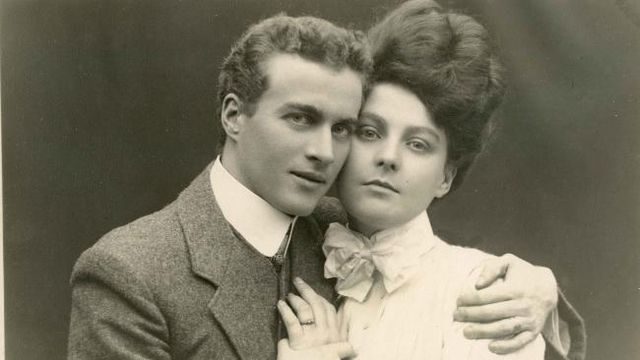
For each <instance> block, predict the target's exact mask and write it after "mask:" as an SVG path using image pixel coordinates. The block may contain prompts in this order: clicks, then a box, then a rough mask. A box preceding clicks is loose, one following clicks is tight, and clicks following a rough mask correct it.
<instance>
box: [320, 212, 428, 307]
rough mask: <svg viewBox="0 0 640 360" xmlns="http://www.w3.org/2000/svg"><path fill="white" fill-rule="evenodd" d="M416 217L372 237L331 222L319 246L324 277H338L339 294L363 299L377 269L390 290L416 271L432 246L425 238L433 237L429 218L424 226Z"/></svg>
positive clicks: (337, 289) (337, 288) (369, 288)
mask: <svg viewBox="0 0 640 360" xmlns="http://www.w3.org/2000/svg"><path fill="white" fill-rule="evenodd" d="M424 216H425V217H426V214H424ZM420 217H422V216H420ZM418 220H422V219H417V218H416V219H414V221H411V222H409V223H408V224H406V225H405V226H401V227H399V228H395V229H390V230H383V231H381V232H379V233H376V234H374V235H373V236H372V237H371V239H369V238H367V237H365V236H364V235H362V234H360V233H357V232H355V231H352V230H350V229H347V228H346V227H344V226H343V225H341V224H339V223H332V224H331V225H329V229H327V232H326V233H325V241H324V244H323V245H322V250H323V251H324V254H325V256H326V257H327V260H326V262H325V264H324V276H325V278H337V284H336V291H337V292H338V294H340V295H343V296H348V297H351V298H353V299H355V300H357V301H359V302H362V301H364V299H365V298H366V297H367V294H368V293H369V291H370V290H371V287H372V286H373V273H374V271H375V270H378V272H379V273H380V274H381V275H382V280H383V284H384V287H385V289H386V290H387V292H388V293H391V292H393V291H394V290H396V289H397V288H399V287H400V286H402V284H404V283H405V282H406V281H407V280H408V279H410V278H411V277H412V276H413V275H414V274H415V272H416V271H417V269H418V265H419V264H420V257H421V256H422V255H423V254H424V253H426V252H427V251H428V250H429V249H430V248H431V247H432V245H433V241H428V240H429V239H431V238H433V232H432V231H431V225H430V224H429V220H428V217H427V219H426V226H424V224H425V221H418Z"/></svg>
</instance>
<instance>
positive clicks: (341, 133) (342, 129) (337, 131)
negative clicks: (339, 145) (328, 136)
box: [331, 124, 353, 137]
mask: <svg viewBox="0 0 640 360" xmlns="http://www.w3.org/2000/svg"><path fill="white" fill-rule="evenodd" d="M331 131H332V132H333V135H335V136H337V137H348V136H349V135H351V133H352V132H353V129H352V127H351V126H350V125H349V124H335V125H333V128H332V129H331Z"/></svg>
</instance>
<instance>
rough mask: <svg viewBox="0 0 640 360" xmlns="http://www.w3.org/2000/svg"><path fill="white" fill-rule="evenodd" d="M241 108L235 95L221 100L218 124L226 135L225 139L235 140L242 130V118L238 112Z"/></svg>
mask: <svg viewBox="0 0 640 360" xmlns="http://www.w3.org/2000/svg"><path fill="white" fill-rule="evenodd" d="M241 106H242V102H241V100H240V98H239V97H238V96H237V95H236V94H233V93H229V94H227V95H226V96H225V97H224V99H222V111H220V122H221V123H222V129H224V132H225V133H226V134H227V138H231V139H234V140H235V139H237V137H238V134H239V133H240V130H241V129H242V122H243V116H242V111H241V110H240V107H241Z"/></svg>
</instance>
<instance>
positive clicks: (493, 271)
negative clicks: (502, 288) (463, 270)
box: [475, 256, 509, 290]
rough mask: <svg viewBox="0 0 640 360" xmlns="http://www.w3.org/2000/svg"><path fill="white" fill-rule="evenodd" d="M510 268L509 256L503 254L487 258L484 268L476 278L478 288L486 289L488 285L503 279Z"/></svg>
mask: <svg viewBox="0 0 640 360" xmlns="http://www.w3.org/2000/svg"><path fill="white" fill-rule="evenodd" d="M508 268H509V258H508V257H505V256H501V257H498V258H491V259H489V260H486V261H485V262H484V263H483V264H482V268H481V269H482V270H481V272H480V275H478V278H477V280H476V285H475V287H476V289H478V290H480V289H484V288H486V287H487V286H489V285H491V284H493V283H494V282H495V281H496V280H498V279H501V278H503V277H504V276H505V274H506V273H507V269H508Z"/></svg>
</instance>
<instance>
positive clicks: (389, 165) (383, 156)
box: [376, 144, 399, 171]
mask: <svg viewBox="0 0 640 360" xmlns="http://www.w3.org/2000/svg"><path fill="white" fill-rule="evenodd" d="M381 145H382V147H381V148H380V151H378V154H377V156H376V166H379V167H382V168H384V169H385V170H390V171H396V170H398V165H399V158H398V155H399V154H398V148H397V147H396V146H394V145H393V144H381Z"/></svg>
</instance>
